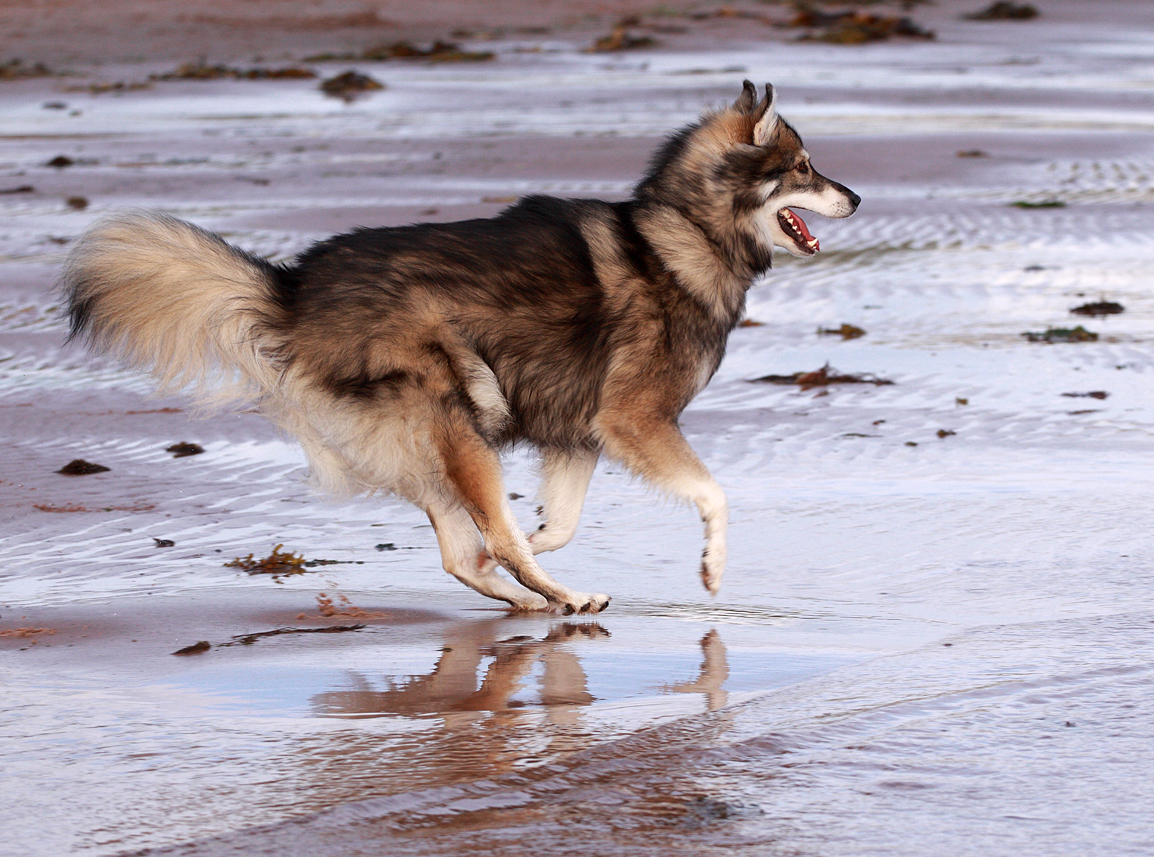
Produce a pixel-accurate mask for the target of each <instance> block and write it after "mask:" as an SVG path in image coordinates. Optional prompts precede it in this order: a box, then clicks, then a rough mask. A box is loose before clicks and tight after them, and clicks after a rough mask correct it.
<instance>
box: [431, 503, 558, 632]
mask: <svg viewBox="0 0 1154 857" xmlns="http://www.w3.org/2000/svg"><path fill="white" fill-rule="evenodd" d="M425 511H426V513H427V514H428V516H429V521H430V523H432V525H433V530H434V531H435V532H436V533H437V544H438V545H440V548H441V561H442V562H443V563H444V566H445V571H447V572H449V574H451V575H453V577H455V578H457V580H459V581H461V582H462V583H463V584H465V585H466V586H468V587H469V588H470V589H474V590H476V591H477V592H480V593H481V594H482V595H487V596H489V597H490V598H495V599H497V600H498V601H505V602H508V603H509V604H510V605H511V606H512V607H514V608H515V609H517V610H545V609H546V608H547V607H548V606H549V605H548V602H547V601H546V600H545V597H544V596H543V595H538V594H537V593H536V592H531V591H529V590H528V589H525V588H524V587H523V586H518V585H517V584H516V583H513V582H512V581H511V580H506V579H505V578H503V577H501V576H500V575H499V574H497V571H496V568H495V565H496V564H495V563H485V562H483V560H487V559H488V556H489V555H488V554H487V553H486V552H485V551H484V550H483V549H482V547H481V539H480V536H479V535H478V533H477V527H476V526H475V525H474V524H473V519H472V518H471V517H469V513H468V512H466V511H465V509H464V508H463V507H461V506H454V505H451V504H449V503H435V504H433V505H432V506H430V507H429V508H428V509H426V510H425Z"/></svg>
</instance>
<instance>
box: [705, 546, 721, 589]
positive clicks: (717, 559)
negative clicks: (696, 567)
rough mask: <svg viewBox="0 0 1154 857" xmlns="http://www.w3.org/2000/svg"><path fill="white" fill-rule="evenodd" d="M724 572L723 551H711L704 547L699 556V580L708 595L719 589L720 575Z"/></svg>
mask: <svg viewBox="0 0 1154 857" xmlns="http://www.w3.org/2000/svg"><path fill="white" fill-rule="evenodd" d="M723 574H725V551H711V550H709V549H708V548H706V550H705V553H704V554H702V556H701V582H702V583H703V584H704V585H705V588H706V589H707V590H708V591H709V594H710V595H716V594H717V591H718V590H719V589H721V576H722V575H723Z"/></svg>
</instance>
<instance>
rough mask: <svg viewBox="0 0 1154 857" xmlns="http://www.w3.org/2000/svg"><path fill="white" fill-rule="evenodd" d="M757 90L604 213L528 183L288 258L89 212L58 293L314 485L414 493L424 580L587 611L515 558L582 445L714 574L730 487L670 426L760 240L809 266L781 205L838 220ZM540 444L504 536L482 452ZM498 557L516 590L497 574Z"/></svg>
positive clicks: (804, 234) (86, 327)
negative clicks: (429, 563)
mask: <svg viewBox="0 0 1154 857" xmlns="http://www.w3.org/2000/svg"><path fill="white" fill-rule="evenodd" d="M860 201H861V200H860V198H859V197H858V196H857V194H855V193H853V192H852V191H850V190H849V189H848V188H846V187H844V186H843V185H840V184H838V183H836V182H834V181H831V180H830V179H827V178H825V177H824V176H822V175H820V174H819V173H818V172H817V171H816V170H814V168H813V167H812V166H811V165H810V158H809V153H808V152H806V150H805V148H804V147H803V145H802V142H801V139H800V138H799V137H798V135H797V132H795V131H794V129H793V128H792V127H791V126H790V125H789V124H788V123H787V122H785V121H784V120H783V119H781V118H780V117H779V116H778V115H777V111H776V107H775V98H774V90H773V87H772V86H770V85H768V84H767V85H766V87H765V95H764V97H762V98H760V99H759V98H758V92H757V89H756V88H755V87H754V85H753V84H752V83H750V82H749V81H745V84H744V88H743V91H742V93H741V96H740V97H739V98H738V99H737V101H736V102H735V103H734V104H733V105H732V106H730V107H727V108H725V109H722V110H718V111H716V112H712V113H707V114H706V115H705V116H704V117H702V119H701V120H700V121H699V122H697V123H696V124H693V125H690V126H689V127H687V128H685V129H683V130H681V131H679V132H677V133H675V134H674V135H673V136H671V137H670V138H669V139H668V140H667V141H666V142H665V144H664V145H663V146H662V147H661V148H660V149H659V150H658V152H657V153H656V155H655V156H654V158H653V160H652V163H651V164H650V168H649V171H648V174H647V175H646V176H645V177H644V178H643V179H642V180H641V182H640V183H639V184H638V185H637V187H636V190H635V191H634V193H633V196H632V197H631V198H630V199H628V200H626V201H624V202H603V201H600V200H589V199H556V198H552V197H547V196H530V197H526V198H525V199H522V200H521V201H519V202H518V203H516V204H515V205H512V206H510V207H509V208H507V209H505V210H504V211H503V212H502V213H501V214H499V215H498V216H496V217H494V218H491V219H478V220H468V221H463V222H459V223H444V224H417V225H412V226H403V227H390V228H379V229H357V230H355V231H353V232H350V233H347V234H344V235H338V236H336V237H334V238H330V239H328V240H325V241H322V242H320V243H318V244H316V245H314V246H313V247H311V248H310V249H308V250H306V251H305V252H304V253H303V254H302V255H300V256H299V257H298V258H297V259H296V260H295V262H294V263H292V264H288V265H279V264H273V263H270V262H268V261H265V260H264V259H260V258H257V257H256V256H253V255H251V254H249V253H247V252H245V251H244V250H241V249H238V248H236V247H234V246H232V245H230V244H228V243H226V242H225V241H224V240H223V239H222V238H221V237H220V236H218V235H216V234H213V233H211V232H207V231H204V230H202V229H200V228H198V227H196V226H193V225H191V224H189V223H185V222H183V221H180V220H177V219H174V218H172V217H169V216H167V215H164V214H158V213H148V212H135V213H127V214H121V215H115V216H112V217H109V218H106V219H104V220H101V221H98V222H97V223H96V224H95V225H94V226H93V227H92V228H91V229H90V230H89V231H88V232H87V233H85V234H84V235H83V236H82V237H81V238H80V239H79V240H78V241H77V243H76V245H75V247H74V249H73V250H72V252H71V254H70V256H69V258H68V262H67V264H66V267H65V269H64V273H63V275H62V279H61V283H60V287H61V289H62V290H63V292H64V294H65V295H66V298H67V302H68V308H69V313H70V317H71V336H70V339H71V338H76V337H82V338H85V339H87V340H88V341H89V343H90V344H91V345H92V346H93V347H95V348H98V349H100V350H103V351H105V352H110V353H112V354H115V355H117V356H119V357H120V358H122V359H123V360H124V361H126V362H127V363H128V364H130V365H132V366H134V367H137V368H140V369H143V370H148V371H150V372H151V373H152V374H154V375H155V376H156V377H157V378H158V380H159V382H160V387H161V389H165V390H182V389H186V388H187V389H189V391H190V392H192V393H193V395H195V396H196V397H197V399H198V400H199V401H200V402H201V403H202V404H210V405H222V404H226V403H229V402H232V403H234V404H235V403H237V402H246V403H249V404H252V405H255V406H256V407H257V408H258V409H259V410H260V411H261V412H262V413H263V414H264V415H265V416H266V417H267V418H268V419H270V420H272V422H274V423H275V424H276V425H278V426H279V427H280V428H282V429H283V430H284V431H286V432H287V433H288V434H290V435H292V436H294V437H296V438H297V439H298V440H299V441H300V443H301V444H302V446H303V447H304V450H305V453H306V454H307V456H308V460H309V464H310V475H311V478H312V480H313V481H314V483H316V484H317V485H318V487H320V488H321V489H324V490H327V491H329V492H334V493H338V494H340V493H344V494H348V493H358V492H372V491H378V490H381V491H389V492H392V493H394V494H397V495H399V496H401V497H403V498H405V499H407V500H409V501H411V502H413V503H415V504H416V505H418V506H419V507H420V508H421V509H423V510H424V511H425V513H426V514H427V515H428V516H429V520H430V521H431V522H432V524H433V528H434V530H435V531H436V535H437V541H438V544H439V546H440V549H441V557H442V560H443V563H444V567H445V570H446V571H448V572H449V574H451V575H453V576H454V577H456V578H457V579H458V580H460V581H462V582H463V583H465V584H466V585H468V586H470V587H472V588H473V589H475V590H476V591H478V592H480V593H481V594H483V595H487V596H489V597H490V598H495V599H499V600H501V601H505V602H508V603H509V604H510V605H512V607H513V608H515V609H518V610H551V611H555V612H564V613H574V612H576V613H597V612H599V611H601V610H604V609H605V608H606V606H608V604H609V597H608V596H607V595H599V594H586V593H581V592H575V591H573V590H572V589H570V588H568V587H566V586H564V585H562V584H560V583H557V582H556V581H554V580H553V579H552V578H551V577H550V576H549V575H547V574H546V573H545V572H544V571H542V569H541V567H540V566H539V565H538V564H537V560H536V559H535V555H536V554H539V553H541V552H543V551H551V550H556V549H557V548H559V547H561V546H562V545H564V544H566V543H567V542H568V541H569V540H570V538H572V536H573V534H574V532H575V531H576V527H577V520H578V518H579V516H580V514H581V508H582V505H583V503H584V498H585V493H586V489H587V488H588V485H589V480H590V477H591V476H592V474H593V468H594V465H595V464H596V463H597V460H598V458H599V457H600V456H601V455H606V456H608V457H609V458H611V459H613V460H615V461H618V462H620V463H622V464H623V465H624V466H625V467H626V468H628V469H629V470H630V471H631V472H632V473H634V474H636V475H638V476H640V477H642V478H643V479H645V480H647V481H648V482H649V483H650V484H652V485H653V486H655V487H656V488H658V489H660V490H662V491H664V492H667V493H669V494H671V495H673V496H675V497H678V498H681V499H684V500H687V501H691V502H692V503H694V504H695V505H696V506H697V509H698V511H699V512H700V514H701V518H702V520H703V521H704V523H705V551H704V554H703V557H702V562H701V578H702V581H703V582H704V584H705V588H706V589H707V590H708V591H709V592H711V593H716V592H717V590H718V587H719V586H720V584H721V575H722V572H723V571H724V569H725V558H726V539H725V535H726V525H727V518H728V507H727V503H726V499H725V494H724V493H723V492H722V490H721V488H720V487H719V486H718V484H717V482H716V481H715V480H714V479H713V477H712V476H710V474H709V472H708V471H707V470H706V468H705V466H704V465H703V464H702V463H701V461H700V459H699V458H698V457H697V456H696V455H695V454H694V452H693V450H692V449H691V448H690V447H689V444H688V443H687V442H686V441H685V438H684V437H683V436H682V434H681V432H680V430H679V429H678V426H677V419H678V416H679V415H680V414H681V412H682V410H683V409H684V408H685V406H686V405H688V404H689V402H690V400H691V399H692V398H693V397H694V396H695V395H697V393H699V392H700V391H701V389H702V388H703V387H704V386H705V385H706V383H708V381H709V379H710V378H711V377H712V376H713V374H714V372H715V371H716V370H717V367H718V364H719V363H720V362H721V358H722V356H723V355H724V353H725V345H726V340H727V339H728V337H729V333H730V331H732V330H733V328H734V326H735V325H736V324H737V323H738V321H739V320H740V319H741V317H742V314H743V312H744V309H745V294H746V291H747V290H748V289H749V288H750V286H751V285H752V284H753V283H754V281H755V280H756V279H757V278H758V277H759V276H760V275H761V274H763V273H764V272H765V271H767V270H768V269H769V267H770V264H771V262H772V255H773V249H774V248H775V247H780V248H783V249H785V250H787V251H788V252H790V253H792V254H793V255H795V256H813V255H814V254H815V253H817V251H818V241H817V239H816V238H814V237H813V236H812V235H811V234H810V231H809V229H808V228H807V227H806V224H805V223H804V222H803V221H802V219H801V218H800V217H799V216H798V215H797V214H796V213H795V212H794V210H793V209H795V208H796V209H806V210H808V211H812V212H816V213H817V214H820V215H823V216H825V217H848V216H849V215H851V214H853V212H854V211H855V210H856V208H857V206H858V203H859V202H860ZM517 442H527V443H530V444H532V445H534V446H535V447H536V448H537V449H538V450H539V452H540V455H541V460H542V464H541V470H542V476H543V480H542V486H541V492H540V500H541V515H542V521H543V522H542V523H541V525H540V527H539V528H538V529H537V530H536V531H535V532H533V533H531V534H528V535H526V534H524V533H522V532H521V530H520V528H519V526H518V525H517V522H516V519H515V518H514V516H513V512H512V511H511V509H510V507H509V502H508V499H507V497H508V495H507V493H506V491H505V487H504V485H503V483H502V473H501V461H500V457H499V455H500V452H501V450H502V449H503V448H506V447H508V446H509V445H511V444H513V443H517ZM497 566H501V567H503V568H504V569H505V570H506V571H508V572H509V574H510V575H511V576H512V577H513V578H514V580H515V581H516V582H513V581H511V580H509V579H507V578H505V577H502V576H500V575H499V574H498V573H497Z"/></svg>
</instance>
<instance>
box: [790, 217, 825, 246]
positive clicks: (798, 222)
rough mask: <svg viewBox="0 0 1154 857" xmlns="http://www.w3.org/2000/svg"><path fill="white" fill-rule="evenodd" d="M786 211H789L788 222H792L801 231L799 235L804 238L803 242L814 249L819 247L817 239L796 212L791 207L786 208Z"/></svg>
mask: <svg viewBox="0 0 1154 857" xmlns="http://www.w3.org/2000/svg"><path fill="white" fill-rule="evenodd" d="M786 211H787V212H789V219H790V222H791V223H793V225H794V227H795V228H796V229H797V231H798V232H800V233H801V237H802V238H804V239H805V243H806V244H809V245H810V246H811V247H813V249H814V250H817V249H819V245H818V243H817V239H816V238H814V237H813V236H812V235H810V234H809V229H808V228H807V227H806V225H805V221H804V220H802V219H801V218H800V217H798V216H797V212H796V211H794V210H793V209H792V208H787V209H786Z"/></svg>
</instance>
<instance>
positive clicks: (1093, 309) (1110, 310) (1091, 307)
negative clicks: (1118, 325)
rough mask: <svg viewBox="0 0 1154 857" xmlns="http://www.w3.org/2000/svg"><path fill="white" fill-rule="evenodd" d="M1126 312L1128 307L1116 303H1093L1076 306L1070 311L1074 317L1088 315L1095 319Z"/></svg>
mask: <svg viewBox="0 0 1154 857" xmlns="http://www.w3.org/2000/svg"><path fill="white" fill-rule="evenodd" d="M1125 311H1126V307H1124V306H1122V304H1120V303H1115V302H1114V301H1094V302H1093V303H1088V304H1082V305H1081V306H1076V307H1074V308H1073V309H1072V310H1070V312H1072V313H1073V314H1074V315H1088V316H1091V317H1094V318H1096V317H1098V316H1100V315H1118V314H1119V313H1123V312H1125Z"/></svg>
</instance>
